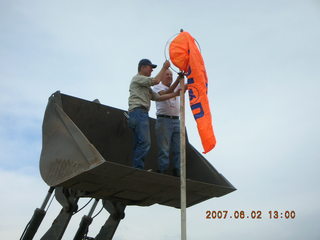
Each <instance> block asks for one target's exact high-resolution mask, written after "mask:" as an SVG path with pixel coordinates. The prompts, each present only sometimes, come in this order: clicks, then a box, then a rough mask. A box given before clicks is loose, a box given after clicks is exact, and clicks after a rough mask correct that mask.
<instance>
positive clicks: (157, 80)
mask: <svg viewBox="0 0 320 240" xmlns="http://www.w3.org/2000/svg"><path fill="white" fill-rule="evenodd" d="M169 67H170V62H169V61H168V60H166V61H165V62H164V63H163V66H162V68H161V70H160V72H159V73H158V74H157V76H155V77H154V78H153V79H152V85H157V84H159V83H160V81H161V79H162V78H163V77H164V73H165V72H166V70H167V69H168V68H169Z"/></svg>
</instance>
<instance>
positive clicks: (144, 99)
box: [128, 59, 180, 169]
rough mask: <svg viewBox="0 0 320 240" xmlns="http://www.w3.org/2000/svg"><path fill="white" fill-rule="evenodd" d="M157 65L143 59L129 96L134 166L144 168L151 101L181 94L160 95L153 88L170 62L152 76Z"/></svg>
mask: <svg viewBox="0 0 320 240" xmlns="http://www.w3.org/2000/svg"><path fill="white" fill-rule="evenodd" d="M156 67H157V65H154V64H152V63H151V61H150V60H149V59H142V60H140V62H139V64H138V74H137V75H135V76H134V77H133V78H132V80H131V83H130V89H129V92H130V96H129V120H128V124H129V127H130V128H131V129H132V130H133V135H134V149H133V166H134V167H135V168H139V169H144V160H145V156H146V155H147V153H148V151H149V149H150V145H151V139H150V127H149V115H148V112H149V109H150V101H151V100H152V101H164V100H167V99H170V98H173V97H176V96H179V94H180V93H179V91H176V92H173V91H172V92H169V93H167V94H164V95H159V94H158V93H156V92H154V91H153V90H152V89H151V86H153V85H157V84H158V83H159V82H160V81H161V79H162V78H163V76H164V74H165V71H166V70H167V69H168V68H169V67H170V62H169V61H165V62H164V64H163V67H162V68H161V70H160V72H159V73H158V74H157V75H156V77H154V78H152V77H150V76H151V73H152V71H153V69H154V68H156Z"/></svg>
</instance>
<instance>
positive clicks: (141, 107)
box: [129, 106, 148, 112]
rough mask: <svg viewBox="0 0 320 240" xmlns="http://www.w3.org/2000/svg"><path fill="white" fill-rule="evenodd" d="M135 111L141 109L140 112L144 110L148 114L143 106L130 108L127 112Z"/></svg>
mask: <svg viewBox="0 0 320 240" xmlns="http://www.w3.org/2000/svg"><path fill="white" fill-rule="evenodd" d="M136 109H142V110H145V111H147V112H148V109H147V108H146V107H144V106H139V107H135V108H132V109H131V110H130V111H129V112H132V111H134V110H136Z"/></svg>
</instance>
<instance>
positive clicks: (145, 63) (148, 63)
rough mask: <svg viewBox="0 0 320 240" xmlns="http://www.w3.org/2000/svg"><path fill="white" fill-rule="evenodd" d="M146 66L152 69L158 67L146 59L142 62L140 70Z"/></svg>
mask: <svg viewBox="0 0 320 240" xmlns="http://www.w3.org/2000/svg"><path fill="white" fill-rule="evenodd" d="M145 65H148V66H151V67H152V68H156V67H157V65H155V64H152V62H151V61H150V60H149V59H146V58H144V59H141V60H140V62H139V65H138V68H140V67H141V66H145Z"/></svg>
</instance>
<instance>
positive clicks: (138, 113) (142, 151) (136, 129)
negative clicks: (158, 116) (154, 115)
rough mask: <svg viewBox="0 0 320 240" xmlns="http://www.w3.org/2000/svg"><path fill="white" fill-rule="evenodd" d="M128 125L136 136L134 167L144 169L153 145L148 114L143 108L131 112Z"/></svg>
mask: <svg viewBox="0 0 320 240" xmlns="http://www.w3.org/2000/svg"><path fill="white" fill-rule="evenodd" d="M128 125H129V127H130V128H131V129H132V130H133V136H134V148H133V167H135V168H140V169H144V161H145V156H146V155H147V153H148V152H149V149H150V145H151V139H150V127H149V115H148V112H147V111H146V110H144V109H141V108H136V109H134V110H133V111H131V112H129V120H128Z"/></svg>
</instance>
